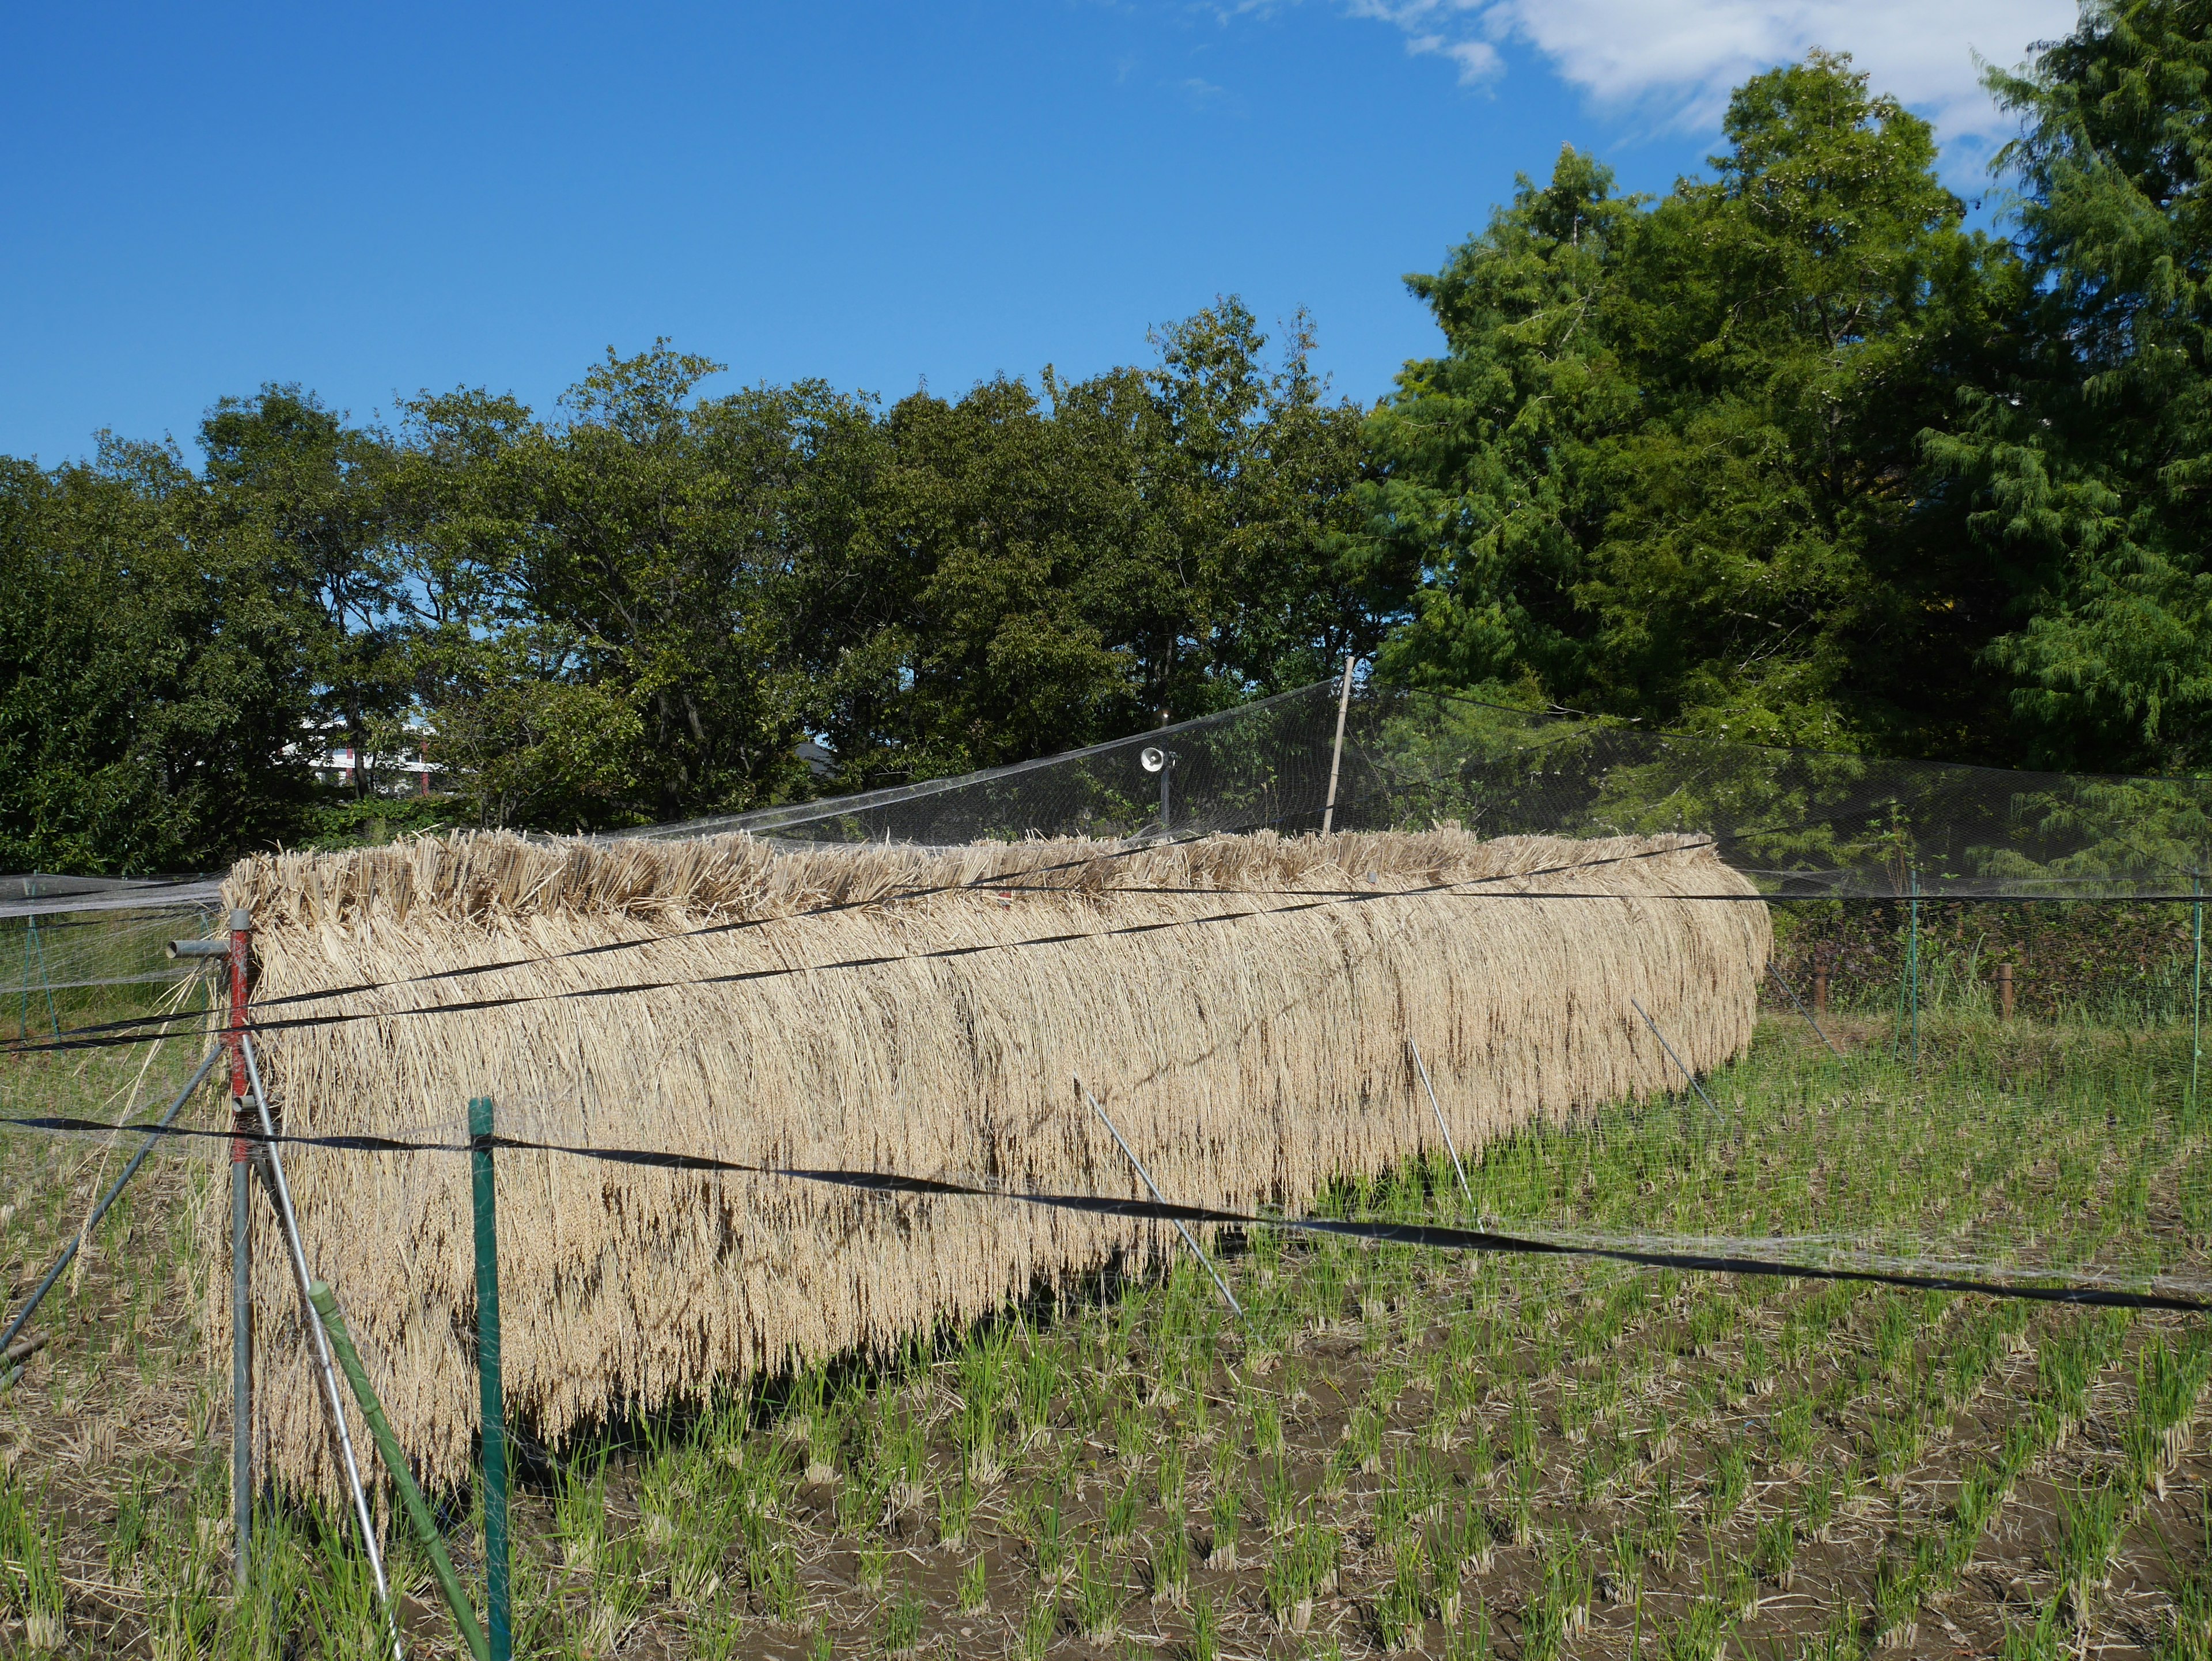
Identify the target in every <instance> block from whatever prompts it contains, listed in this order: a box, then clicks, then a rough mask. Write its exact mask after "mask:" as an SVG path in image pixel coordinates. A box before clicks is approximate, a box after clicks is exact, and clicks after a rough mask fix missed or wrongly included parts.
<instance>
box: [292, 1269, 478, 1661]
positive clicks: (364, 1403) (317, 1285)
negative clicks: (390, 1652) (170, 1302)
mask: <svg viewBox="0 0 2212 1661" xmlns="http://www.w3.org/2000/svg"><path fill="white" fill-rule="evenodd" d="M307 1297H308V1299H309V1301H310V1302H312V1303H313V1305H314V1306H315V1313H316V1314H318V1315H319V1316H321V1317H323V1325H324V1328H325V1329H326V1330H327V1331H328V1332H329V1333H330V1335H331V1348H333V1349H335V1350H336V1351H337V1357H338V1365H339V1366H342V1367H343V1368H344V1369H345V1376H346V1382H347V1383H348V1384H351V1385H352V1386H353V1393H354V1396H356V1399H358V1400H359V1402H361V1416H362V1418H364V1419H366V1420H368V1433H369V1436H370V1438H371V1439H373V1440H374V1442H375V1443H376V1451H377V1452H378V1453H379V1454H380V1455H382V1456H383V1458H384V1469H386V1471H387V1472H388V1473H389V1474H390V1475H391V1477H392V1487H394V1488H398V1490H399V1505H400V1508H401V1509H402V1510H403V1511H404V1512H406V1513H407V1520H408V1522H409V1523H410V1524H413V1525H414V1529H415V1538H416V1542H417V1543H418V1544H420V1545H421V1546H422V1555H424V1556H425V1557H427V1558H428V1559H429V1560H430V1573H432V1574H433V1575H434V1576H435V1577H436V1579H437V1582H438V1589H439V1590H440V1591H442V1592H444V1593H445V1594H446V1604H447V1608H449V1609H452V1610H453V1625H454V1627H455V1628H456V1629H457V1630H459V1633H460V1634H461V1641H462V1642H463V1643H465V1644H466V1645H467V1646H469V1654H470V1655H471V1657H473V1658H474V1661H489V1657H488V1656H487V1654H486V1652H485V1649H484V1635H483V1628H482V1627H480V1626H478V1625H477V1612H476V1610H475V1609H471V1607H470V1606H469V1595H468V1593H467V1592H466V1591H464V1590H463V1589H462V1586H461V1578H460V1576H459V1575H457V1574H455V1573H453V1559H451V1558H450V1557H448V1556H447V1555H446V1542H444V1541H443V1540H441V1539H440V1538H439V1536H438V1525H437V1524H436V1523H435V1521H433V1520H432V1519H431V1516H430V1507H429V1506H428V1505H426V1504H424V1503H423V1500H422V1489H421V1488H417V1487H416V1485H415V1476H414V1473H413V1472H411V1471H410V1470H409V1469H407V1458H406V1456H405V1455H404V1454H403V1453H402V1452H400V1451H399V1439H398V1437H397V1436H394V1435H393V1434H392V1421H390V1420H388V1419H386V1417H385V1416H384V1403H383V1402H380V1401H379V1400H377V1397H376V1391H375V1390H374V1388H373V1387H372V1386H371V1385H370V1384H369V1382H368V1369H367V1368H366V1367H364V1366H362V1364H361V1355H360V1353H359V1352H358V1351H356V1349H355V1348H354V1347H353V1335H352V1334H350V1333H349V1332H348V1331H347V1330H346V1323H345V1317H344V1315H343V1314H342V1313H340V1311H339V1310H338V1305H337V1299H335V1298H333V1297H332V1296H331V1289H330V1288H329V1287H326V1286H325V1285H324V1284H323V1283H322V1282H321V1281H315V1282H314V1283H313V1285H311V1286H310V1287H308V1288H307Z"/></svg>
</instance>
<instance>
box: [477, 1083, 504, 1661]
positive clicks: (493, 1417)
mask: <svg viewBox="0 0 2212 1661" xmlns="http://www.w3.org/2000/svg"><path fill="white" fill-rule="evenodd" d="M491 1126H492V1106H491V1098H490V1097H489V1096H479V1097H477V1098H476V1099H475V1100H474V1101H472V1102H471V1103H470V1104H469V1146H470V1149H471V1153H470V1155H469V1164H470V1166H471V1176H472V1177H473V1179H474V1182H473V1188H474V1199H475V1209H476V1226H477V1228H476V1233H477V1387H478V1390H479V1392H480V1396H481V1402H482V1408H483V1477H484V1615H485V1617H486V1621H487V1624H488V1625H489V1628H490V1633H491V1661H510V1658H512V1656H513V1653H514V1638H513V1621H512V1618H511V1616H510V1614H509V1610H508V1604H507V1567H508V1561H507V1560H508V1547H507V1415H506V1411H505V1409H504V1408H503V1407H502V1405H501V1401H500V1359H499V1217H498V1207H497V1189H496V1184H495V1181H494V1177H493V1171H492V1130H491Z"/></svg>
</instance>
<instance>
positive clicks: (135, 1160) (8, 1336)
mask: <svg viewBox="0 0 2212 1661" xmlns="http://www.w3.org/2000/svg"><path fill="white" fill-rule="evenodd" d="M220 1056H222V1050H209V1051H208V1053H207V1054H206V1055H205V1056H203V1057H202V1058H201V1060H200V1064H199V1067H198V1068H197V1070H196V1071H194V1073H193V1074H192V1076H191V1081H190V1082H189V1083H187V1084H186V1085H185V1087H184V1088H183V1089H182V1090H180V1091H179V1092H177V1099H176V1100H174V1101H173V1102H171V1103H170V1104H169V1105H168V1108H167V1111H165V1112H164V1113H163V1114H162V1115H161V1117H160V1118H158V1119H156V1120H155V1121H154V1123H155V1125H156V1126H161V1127H166V1126H167V1124H168V1123H169V1122H170V1121H171V1120H173V1119H174V1118H175V1117H176V1116H177V1115H178V1114H179V1113H181V1112H183V1111H184V1109H185V1103H186V1102H187V1101H190V1100H191V1094H192V1092H194V1091H195V1090H197V1089H198V1088H199V1087H200V1080H203V1079H204V1078H206V1077H207V1075H208V1074H210V1073H211V1072H213V1071H214V1070H215V1064H216V1060H217V1059H218V1058H219V1057H220ZM130 1128H131V1127H128V1126H126V1127H125V1129H130ZM156 1140H157V1139H156V1138H155V1137H152V1136H149V1137H147V1138H146V1140H145V1142H144V1144H143V1146H142V1147H140V1148H139V1150H138V1151H137V1153H134V1154H132V1155H131V1163H130V1164H128V1165H125V1166H124V1167H123V1174H122V1175H121V1176H119V1177H117V1178H116V1179H115V1181H114V1183H113V1184H112V1186H111V1187H110V1188H109V1189H108V1190H107V1192H106V1193H105V1194H103V1195H101V1196H100V1203H99V1204H98V1205H96V1206H94V1207H93V1208H92V1215H91V1216H89V1217H88V1218H86V1219H85V1223H84V1226H83V1227H82V1228H81V1229H79V1230H78V1231H77V1232H76V1233H75V1234H72V1235H71V1236H70V1242H69V1244H67V1245H65V1246H64V1247H63V1248H62V1255H61V1256H59V1257H58V1258H57V1259H56V1260H55V1262H54V1266H53V1267H52V1269H48V1270H47V1271H46V1279H44V1280H43V1281H40V1282H39V1284H38V1287H37V1289H36V1290H34V1291H33V1293H31V1296H30V1299H29V1300H28V1301H27V1302H26V1303H25V1304H24V1305H23V1307H22V1308H21V1310H20V1311H17V1313H16V1316H15V1319H14V1320H12V1321H10V1322H9V1323H8V1329H7V1331H5V1332H0V1350H3V1349H5V1348H7V1347H8V1346H9V1344H11V1343H13V1342H15V1335H16V1334H17V1333H19V1332H21V1330H22V1329H23V1325H24V1323H26V1322H27V1321H28V1320H29V1319H30V1318H31V1317H32V1316H33V1314H35V1313H36V1312H37V1311H38V1307H39V1305H40V1301H41V1300H42V1299H44V1298H45V1297H46V1293H48V1292H49V1291H51V1290H52V1287H53V1284H54V1282H55V1281H58V1280H59V1279H61V1275H62V1271H63V1270H64V1269H67V1268H68V1267H69V1266H70V1262H71V1261H72V1260H73V1259H74V1258H75V1257H76V1249H77V1244H78V1242H80V1241H82V1240H83V1239H85V1238H87V1237H88V1236H89V1235H90V1234H91V1232H92V1231H93V1230H94V1229H95V1228H97V1227H99V1226H100V1219H101V1218H102V1217H105V1216H106V1214H107V1208H108V1207H110V1206H112V1205H113V1204H114V1203H115V1196H117V1195H118V1194H120V1193H122V1192H123V1185H124V1184H125V1183H127V1182H129V1181H130V1180H131V1178H132V1177H135V1176H137V1174H138V1167H139V1166H140V1165H143V1164H145V1163H146V1156H147V1155H148V1154H149V1153H152V1152H153V1151H154V1143H155V1141H156ZM20 1370H21V1369H18V1371H20ZM14 1376H15V1375H14V1374H13V1373H10V1374H9V1379H8V1380H0V1386H4V1384H6V1383H7V1382H9V1380H12V1379H13V1378H14Z"/></svg>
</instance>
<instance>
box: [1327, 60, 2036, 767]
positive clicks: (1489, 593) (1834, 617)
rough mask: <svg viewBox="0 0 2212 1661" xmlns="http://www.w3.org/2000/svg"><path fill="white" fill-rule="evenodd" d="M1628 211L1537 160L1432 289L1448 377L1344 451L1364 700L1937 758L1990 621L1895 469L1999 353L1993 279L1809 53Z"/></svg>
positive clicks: (1911, 469) (1912, 477)
mask: <svg viewBox="0 0 2212 1661" xmlns="http://www.w3.org/2000/svg"><path fill="white" fill-rule="evenodd" d="M1724 131H1725V133H1726V136H1727V138H1728V141H1729V148H1728V149H1727V150H1726V151H1725V152H1723V154H1722V155H1717V156H1715V157H1713V158H1712V160H1711V166H1712V167H1714V169H1715V173H1716V177H1715V178H1713V179H1710V180H1695V179H1685V180H1681V181H1679V182H1678V183H1677V185H1676V186H1675V187H1674V190H1673V191H1671V192H1669V193H1668V195H1667V196H1666V197H1665V198H1662V199H1661V200H1659V201H1656V202H1647V201H1644V200H1642V199H1638V198H1620V197H1617V196H1615V195H1614V194H1613V189H1612V179H1611V176H1610V174H1609V173H1607V171H1606V169H1605V168H1603V167H1601V166H1600V165H1599V164H1597V163H1596V162H1595V161H1592V160H1591V159H1590V158H1588V157H1586V156H1583V155H1577V154H1576V153H1575V152H1573V151H1571V150H1569V151H1567V152H1565V153H1563V155H1561V157H1560V159H1559V164H1558V166H1557V167H1556V168H1555V169H1554V171H1553V177H1552V179H1551V181H1550V183H1549V185H1548V186H1546V187H1544V188H1543V189H1541V190H1539V189H1538V188H1536V187H1535V186H1533V185H1531V184H1530V183H1528V181H1526V180H1523V181H1522V185H1521V187H1520V189H1519V191H1518V192H1517V194H1516V198H1515V200H1514V202H1513V204H1511V206H1510V207H1509V208H1507V209H1504V210H1500V211H1499V212H1498V214H1497V215H1495V216H1493V218H1492V222H1491V225H1490V227H1489V228H1488V229H1487V230H1486V231H1485V232H1484V233H1483V234H1481V235H1480V236H1478V237H1476V238H1475V239H1474V240H1471V241H1470V242H1468V244H1466V245H1465V246H1462V248H1461V249H1460V250H1459V251H1458V252H1456V253H1455V256H1454V258H1453V259H1452V261H1451V263H1450V264H1449V265H1448V266H1447V267H1446V269H1445V270H1444V271H1443V272H1441V273H1439V274H1438V275H1437V276H1436V277H1425V278H1413V279H1409V281H1410V282H1411V283H1412V286H1413V289H1414V291H1415V292H1416V293H1418V294H1420V295H1423V297H1425V298H1426V299H1427V300H1428V301H1430V304H1431V307H1432V309H1433V310H1434V311H1435V313H1436V315H1437V320H1438V322H1439V324H1440V325H1441V326H1443V329H1444V332H1445V335H1446V338H1447V341H1448V343H1449V348H1450V350H1449V354H1448V355H1447V356H1445V357H1444V358H1443V359H1440V360H1430V361H1427V362H1419V363H1413V364H1409V365H1408V366H1407V369H1406V371H1405V372H1404V373H1403V374H1401V377H1400V381H1399V390H1398V392H1397V394H1396V395H1395V398H1394V399H1392V400H1391V401H1390V403H1389V405H1388V406H1387V407H1386V408H1385V409H1383V410H1382V411H1378V412H1377V414H1376V416H1375V417H1374V418H1373V419H1372V420H1371V421H1370V423H1369V435H1370V441H1371V442H1372V444H1373V446H1374V448H1375V452H1376V472H1377V473H1378V478H1376V481H1375V482H1374V483H1373V484H1370V486H1369V487H1368V490H1367V492H1366V502H1367V505H1368V508H1369V510H1370V515H1371V523H1372V526H1373V538H1374V543H1375V546H1376V559H1377V561H1378V563H1381V564H1383V565H1384V566H1385V567H1393V566H1395V568H1396V569H1399V570H1401V571H1402V570H1404V569H1407V568H1408V567H1413V568H1416V569H1419V572H1420V574H1421V578H1422V588H1421V592H1420V593H1419V594H1418V596H1417V597H1416V599H1415V602H1414V603H1415V606H1416V611H1417V616H1416V620H1415V621H1414V623H1413V624H1412V626H1411V627H1409V628H1408V629H1407V630H1404V631H1403V632H1402V633H1401V635H1399V636H1396V637H1395V639H1394V640H1393V641H1392V642H1391V643H1390V644H1389V647H1388V648H1386V650H1385V653H1384V655H1383V667H1384V670H1385V672H1386V673H1389V674H1391V675H1394V676H1396V677H1399V678H1405V679H1407V680H1411V681H1414V682H1417V683H1421V684H1435V685H1447V686H1471V687H1478V688H1481V689H1483V690H1484V691H1486V692H1487V694H1488V695H1490V696H1492V697H1499V698H1502V699H1504V700H1507V701H1510V702H1517V703H1528V704H1532V705H1539V706H1541V705H1544V704H1557V705H1561V706H1565V707H1570V708H1575V709H1585V710H1589V711H1593V712H1596V713H1603V714H1611V715H1622V716H1631V717H1634V718H1638V719H1644V720H1653V721H1663V722H1667V723H1670V724H1680V725H1684V726H1686V727H1691V728H1693V729H1699V730H1705V731H1711V732H1715V733H1729V734H1731V735H1732V736H1735V737H1738V738H1750V739H1761V740H1765V741H1770V742H1780V743H1792V744H1809V745H1819V746H1821V747H1829V748H1874V749H1887V750H1898V749H1902V750H1906V751H1918V752H1922V753H1926V752H1929V751H1937V752H1946V753H1959V752H1960V751H1973V750H1976V749H1983V750H1986V749H1987V748H1988V747H1989V746H1990V745H1991V744H1993V743H1995V742H1996V741H1998V734H1997V733H1996V726H1997V725H1998V724H1999V723H2000V721H2001V712H2000V714H1999V715H1997V716H1995V717H1993V715H1992V713H1991V709H1992V705H1993V703H1994V700H1993V697H1992V696H1991V695H1990V692H1989V691H1987V690H1986V688H1985V686H1983V685H1980V684H1977V682H1976V679H1975V676H1974V673H1973V666H1974V663H1975V660H1976V656H1977V654H1978V652H1979V651H1980V649H1981V648H1982V646H1983V645H1984V643H1985V642H1986V641H1987V640H1988V639H1989V638H1990V637H1991V636H1992V635H1993V634H1994V633H1995V632H1996V630H1997V629H1998V628H1999V627H2001V626H2002V616H2001V608H2002V603H2003V589H2002V584H2001V583H1999V582H1996V581H1994V580H1993V577H1992V574H1991V572H1990V570H1989V569H1987V563H1986V562H1984V561H1981V560H1978V558H1976V557H1972V554H1971V553H1967V554H1965V555H1962V554H1961V552H1960V549H1961V548H1962V547H1964V546H1965V545H1966V537H1965V534H1964V523H1963V515H1964V511H1965V510H1964V508H1963V507H1962V505H1961V502H1960V492H1958V491H1957V490H1955V489H1954V488H1953V487H1952V484H1951V481H1950V480H1949V479H1948V478H1946V477H1945V476H1944V475H1943V474H1942V473H1941V472H1939V471H1938V470H1936V469H1935V468H1934V467H1931V466H1930V465H1928V464H1927V462H1926V461H1925V459H1923V455H1922V453H1921V450H1920V436H1919V435H1921V433H1922V432H1923V429H1928V428H1930V427H1936V426H1941V425H1942V423H1945V422H1946V421H1947V420H1949V419H1950V418H1951V417H1952V413H1953V411H1954V403H1953V394H1952V391H1951V386H1952V383H1953V381H1954V380H1955V379H1956V378H1957V377H1958V376H1959V375H1960V374H1961V373H1962V372H1966V371H1967V370H1970V369H1972V370H1979V369H1980V368H1982V367H1983V366H1984V364H1985V363H1986V362H1988V361H1990V360H1991V359H1992V358H1995V359H1999V360H2002V358H2003V357H2004V356H2005V355H2006V354H2007V353H2008V351H2009V350H2011V347H2010V343H2009V341H2008V336H2007V334H2006V331H2005V323H2006V320H2007V319H2008V307H2010V306H2012V305H2013V304H2015V302H2016V301H2017V299H2018V297H2019V295H2021V292H2022V285H2021V278H2020V275H2019V272H2018V269H2017V265H2016V263H2015V262H2014V261H2013V260H2012V259H2010V257H2009V255H2008V253H2007V252H2006V251H2005V250H2004V249H2003V248H2002V246H1998V245H1996V244H1994V243H1992V242H1991V241H1990V240H1988V239H1987V238H1984V237H1982V236H1979V235H1977V234H1972V233H1969V232H1966V230H1964V229H1963V228H1962V226H1961V223H1960V222H1961V218H1962V216H1963V208H1962V204H1960V203H1959V202H1958V200H1957V199H1956V198H1954V197H1953V196H1952V195H1951V194H1950V193H1949V192H1948V191H1946V190H1945V189H1943V187H1942V185H1941V184H1940V183H1939V182H1938V181H1937V179H1936V177H1935V173H1934V162H1935V146H1934V143H1933V137H1932V135H1931V134H1930V132H1929V129H1928V127H1927V125H1926V124H1925V123H1924V122H1923V121H1921V120H1920V119H1917V117H1915V116H1913V115H1911V113H1909V112H1907V111H1905V110H1904V109H1902V108H1900V107H1899V106H1898V105H1897V104H1896V103H1895V102H1894V100H1889V99H1886V98H1881V97H1877V96H1875V95H1873V94H1870V93H1869V89H1868V86H1867V82H1866V78H1865V77H1864V76H1862V75H1859V74H1857V73H1855V72H1853V71H1852V70H1850V67H1849V63H1848V60H1847V59H1844V58H1840V57H1837V56H1832V55H1829V54H1825V53H1815V54H1814V55H1813V56H1812V57H1811V58H1808V60H1807V61H1806V62H1804V63H1802V64H1792V65H1789V66H1786V67H1784V68H1783V69H1779V70H1774V71H1772V72H1771V73H1769V74H1766V75H1763V76H1757V77H1754V78H1753V80H1752V81H1750V82H1747V83H1746V85H1745V86H1743V87H1742V88H1739V89H1738V90H1737V92H1736V93H1735V96H1734V97H1733V98H1732V99H1731V100H1730V103H1729V110H1728V113H1727V117H1726V119H1725V122H1724Z"/></svg>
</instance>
